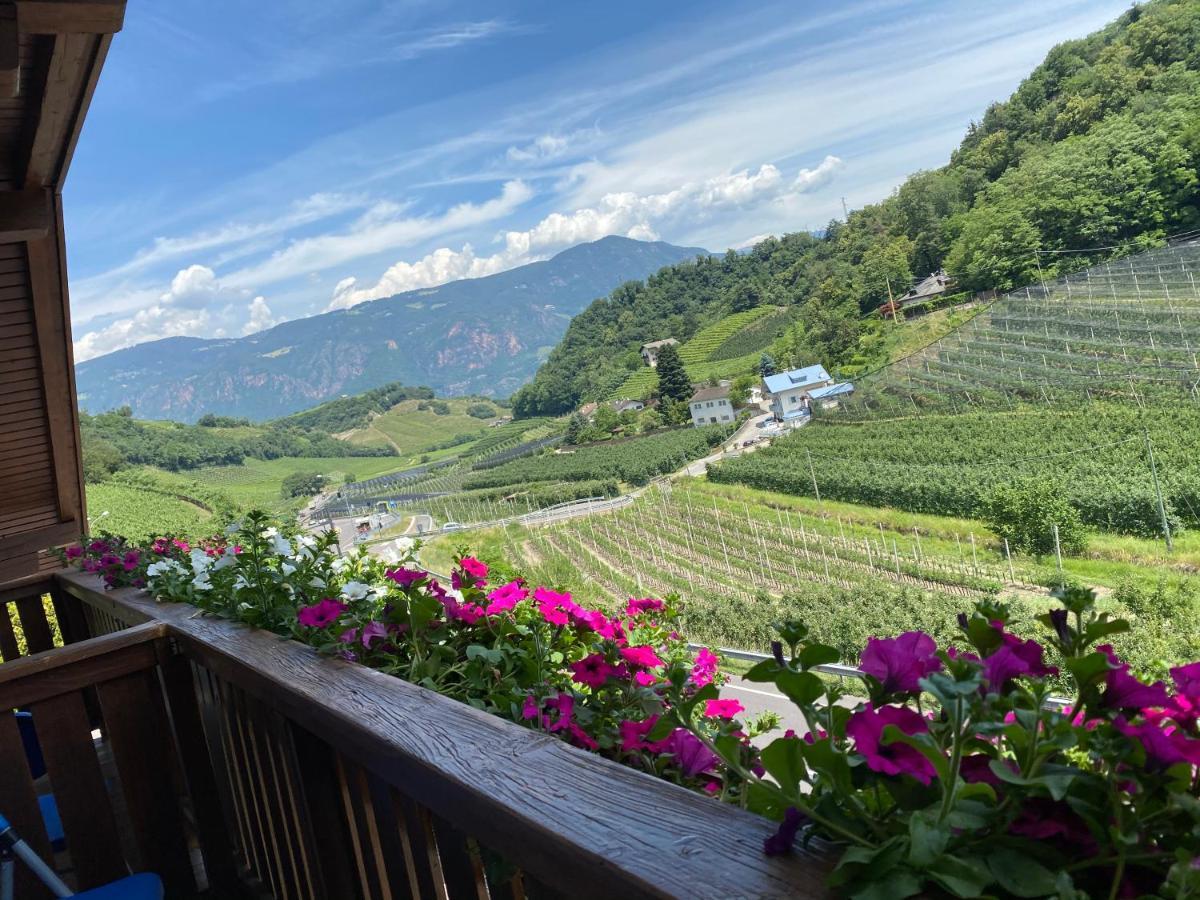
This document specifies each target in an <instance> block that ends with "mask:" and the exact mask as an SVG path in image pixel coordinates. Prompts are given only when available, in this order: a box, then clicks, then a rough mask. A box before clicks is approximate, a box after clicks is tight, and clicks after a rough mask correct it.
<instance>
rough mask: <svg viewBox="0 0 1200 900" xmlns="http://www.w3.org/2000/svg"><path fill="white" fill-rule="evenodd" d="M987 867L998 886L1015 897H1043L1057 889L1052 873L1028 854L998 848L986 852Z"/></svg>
mask: <svg viewBox="0 0 1200 900" xmlns="http://www.w3.org/2000/svg"><path fill="white" fill-rule="evenodd" d="M987 864H988V868H989V869H991V872H992V875H994V876H995V878H996V881H997V882H998V883H999V885H1000V887H1002V888H1004V890H1006V891H1008V892H1009V893H1010V894H1013V895H1014V896H1017V897H1045V896H1047V895H1050V894H1054V893H1056V892H1057V891H1058V886H1057V884H1056V880H1055V877H1054V873H1053V872H1051V871H1050V870H1049V869H1047V868H1046V867H1045V866H1043V865H1042V864H1041V863H1040V862H1038V861H1037V860H1036V859H1032V858H1031V857H1030V856H1029V855H1028V854H1025V853H1020V852H1018V851H1016V850H1012V849H1010V848H1004V847H1002V848H1000V849H999V850H996V851H994V852H992V853H989V854H988V858H987Z"/></svg>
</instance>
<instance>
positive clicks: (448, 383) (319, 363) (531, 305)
mask: <svg viewBox="0 0 1200 900" xmlns="http://www.w3.org/2000/svg"><path fill="white" fill-rule="evenodd" d="M704 253H706V251H704V250H700V249H698V248H695V247H676V246H673V245H671V244H667V243H663V242H661V241H660V242H647V241H635V240H631V239H629V238H623V237H607V238H603V239H602V240H599V241H595V242H593V243H590V244H581V245H579V246H576V247H572V248H570V249H568V250H564V251H563V252H561V253H559V254H558V255H557V256H555V257H553V258H552V259H549V260H546V261H544V262H537V263H532V264H530V265H527V266H521V267H520V268H517V269H512V270H510V271H508V272H501V273H499V274H497V275H490V276H488V277H486V278H475V279H467V280H463V281H455V282H450V283H449V284H444V285H441V286H439V287H435V288H428V289H424V290H417V291H409V292H406V293H403V294H397V295H396V296H394V297H389V298H386V299H383V300H376V301H374V302H370V303H363V304H360V305H359V306H355V307H353V308H351V309H348V310H339V311H337V312H331V313H324V314H322V315H317V316H312V317H310V318H306V319H296V320H293V321H291V322H285V323H283V324H281V325H277V326H275V327H274V328H270V329H267V330H266V331H261V332H259V333H257V334H252V335H250V336H248V337H244V338H237V339H228V340H211V339H204V338H194V337H175V338H167V339H165V340H161V341H152V342H149V343H145V344H139V345H137V346H134V347H129V348H127V349H124V350H118V351H117V352H115V353H110V354H107V355H106V356H101V357H98V358H96V359H91V360H88V361H86V362H83V363H80V364H79V365H78V366H77V367H76V378H77V381H78V387H79V402H80V406H81V407H83V408H84V409H86V410H88V411H90V412H93V413H95V412H100V411H103V410H107V409H113V408H116V407H120V406H129V407H131V408H132V410H133V414H134V415H135V416H137V417H139V418H163V419H166V418H169V419H175V420H179V421H185V422H190V421H195V420H196V419H197V418H198V417H199V416H201V415H203V414H204V413H216V414H219V415H231V416H246V417H249V418H251V419H256V420H257V419H267V418H272V417H276V416H282V415H286V414H288V413H291V412H295V411H296V410H300V409H304V408H307V407H310V406H313V405H315V404H317V403H321V402H323V401H325V400H329V399H331V398H334V397H339V396H342V395H344V394H355V393H359V392H361V391H365V390H368V389H370V388H373V387H377V386H379V385H381V384H384V383H387V382H392V381H402V382H404V383H405V384H424V385H428V386H430V387H432V388H433V389H434V390H436V391H437V392H438V393H439V394H443V395H445V394H468V393H474V394H488V395H493V396H506V395H508V394H510V393H511V392H512V391H514V390H515V389H516V388H518V387H520V386H521V385H522V384H524V383H525V382H526V381H528V380H529V379H530V378H531V377H532V376H533V373H534V371H535V370H536V369H537V367H538V365H539V364H540V362H541V361H542V360H543V359H544V358H545V356H546V354H547V353H549V351H550V348H552V347H553V346H554V345H555V344H556V343H557V342H558V341H559V340H560V339H561V338H562V336H563V334H564V332H565V331H566V329H567V325H568V323H569V322H570V320H571V317H572V316H574V315H575V314H576V313H578V312H579V311H580V310H582V309H584V308H585V307H586V306H587V305H588V304H589V303H590V302H591V301H592V300H593V299H595V298H596V297H599V296H603V295H605V294H607V293H608V292H609V291H611V290H612V289H613V288H615V287H616V286H617V285H619V284H622V283H623V282H626V281H630V280H634V279H641V278H645V277H646V276H647V275H650V274H651V273H653V272H656V271H658V270H659V269H661V268H662V267H663V266H667V265H671V264H673V263H678V262H680V261H682V260H686V259H689V258H693V257H695V256H696V255H698V254H704Z"/></svg>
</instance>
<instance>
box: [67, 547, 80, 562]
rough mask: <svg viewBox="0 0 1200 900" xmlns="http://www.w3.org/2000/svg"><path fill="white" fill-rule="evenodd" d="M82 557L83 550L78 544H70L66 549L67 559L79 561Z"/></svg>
mask: <svg viewBox="0 0 1200 900" xmlns="http://www.w3.org/2000/svg"><path fill="white" fill-rule="evenodd" d="M81 556H83V548H82V547H81V546H79V545H78V544H72V545H71V546H70V547H68V548H67V559H79V557H81Z"/></svg>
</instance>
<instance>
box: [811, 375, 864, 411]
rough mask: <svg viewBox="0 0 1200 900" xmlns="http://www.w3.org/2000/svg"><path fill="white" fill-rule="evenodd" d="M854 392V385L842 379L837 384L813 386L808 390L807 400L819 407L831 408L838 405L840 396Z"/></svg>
mask: <svg viewBox="0 0 1200 900" xmlns="http://www.w3.org/2000/svg"><path fill="white" fill-rule="evenodd" d="M853 393H854V385H853V384H852V383H851V382H849V381H843V382H840V383H838V384H827V385H825V387H819V388H814V389H813V390H811V391H809V392H808V401H809V403H810V404H813V403H815V404H817V405H818V406H820V407H821V409H833V408H834V407H836V406H837V405H838V400H839V399H840V398H842V397H847V396H849V395H850V394H853Z"/></svg>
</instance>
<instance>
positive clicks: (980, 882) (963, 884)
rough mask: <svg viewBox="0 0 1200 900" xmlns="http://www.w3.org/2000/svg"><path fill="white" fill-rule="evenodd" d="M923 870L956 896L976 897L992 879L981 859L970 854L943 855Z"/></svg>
mask: <svg viewBox="0 0 1200 900" xmlns="http://www.w3.org/2000/svg"><path fill="white" fill-rule="evenodd" d="M925 871H926V873H927V874H928V875H929V877H930V878H932V879H933V880H934V881H936V882H937V883H938V884H940V885H941V886H942V887H944V888H945V889H946V890H948V891H949V892H950V893H952V894H954V895H955V896H956V897H978V896H979V895H980V894H982V893H983V892H984V890H985V889H986V888H987V886H988V885H989V884H991V883H992V881H993V878H992V873H991V872H990V871H989V870H988V867H987V866H986V865H984V863H983V860H981V859H975V858H974V857H970V856H943V857H942V858H941V859H939V860H938V861H937V862H936V863H934V864H933V865H932V866H930V867H929V868H927V869H926V870H925Z"/></svg>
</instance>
